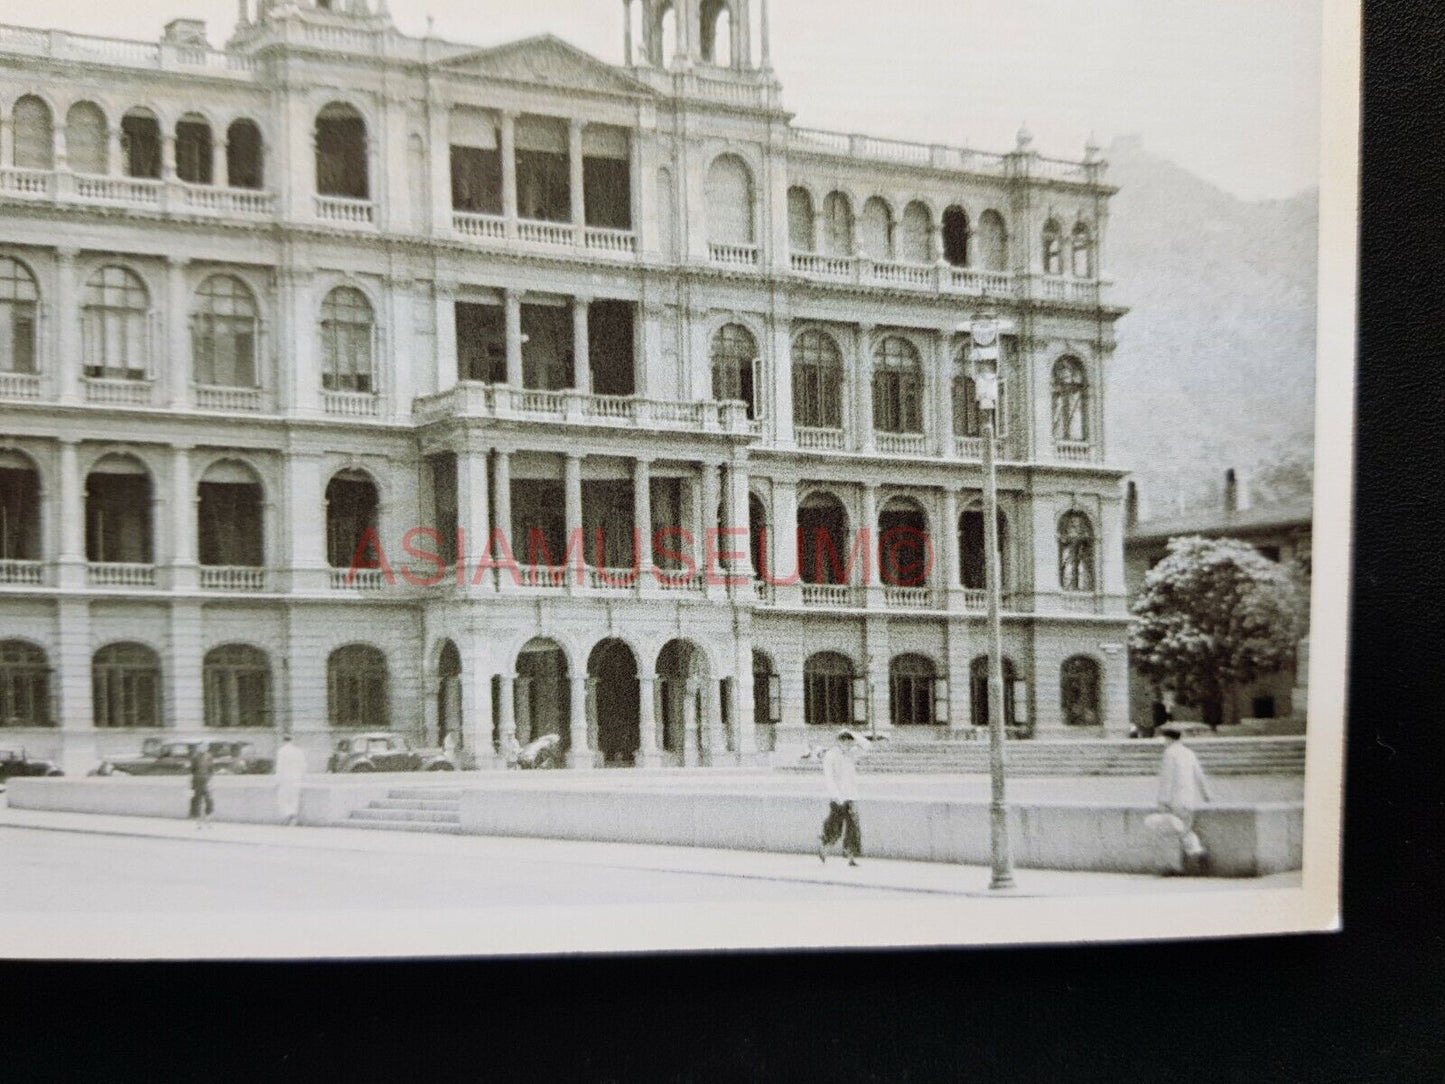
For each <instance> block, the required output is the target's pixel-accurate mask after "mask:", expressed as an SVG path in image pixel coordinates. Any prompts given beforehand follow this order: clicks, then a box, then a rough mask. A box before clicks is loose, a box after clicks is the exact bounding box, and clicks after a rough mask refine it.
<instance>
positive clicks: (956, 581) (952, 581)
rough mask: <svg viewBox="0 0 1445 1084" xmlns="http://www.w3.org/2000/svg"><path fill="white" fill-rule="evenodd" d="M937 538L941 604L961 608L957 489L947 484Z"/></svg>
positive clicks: (961, 590) (961, 576)
mask: <svg viewBox="0 0 1445 1084" xmlns="http://www.w3.org/2000/svg"><path fill="white" fill-rule="evenodd" d="M936 537H937V538H938V583H939V584H940V585H941V586H942V587H943V590H944V591H945V595H944V598H943V605H944V606H945V607H946V608H947V609H950V610H954V609H962V608H963V573H962V569H961V567H960V565H959V561H960V554H959V551H958V491H957V490H955V489H954V488H953V487H952V486H948V487H946V488H945V489H944V491H943V518H942V520H941V522H940V523H939V524H938V529H937V531H936Z"/></svg>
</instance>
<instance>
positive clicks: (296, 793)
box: [276, 734, 306, 824]
mask: <svg viewBox="0 0 1445 1084" xmlns="http://www.w3.org/2000/svg"><path fill="white" fill-rule="evenodd" d="M305 775H306V754H305V753H304V752H302V750H301V747H300V746H299V745H297V744H296V743H295V742H294V741H292V740H291V735H290V734H287V735H286V736H285V737H283V738H282V739H281V748H279V749H277V750H276V808H277V811H278V812H279V813H280V814H281V817H282V819H283V820H284V821H285V822H286V823H287V824H295V823H296V822H297V821H298V820H299V819H300V817H301V780H302V778H303V777H304V776H305Z"/></svg>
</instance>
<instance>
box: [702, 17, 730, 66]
mask: <svg viewBox="0 0 1445 1084" xmlns="http://www.w3.org/2000/svg"><path fill="white" fill-rule="evenodd" d="M700 22H701V23H702V26H701V27H700V28H699V31H700V34H701V38H700V41H699V45H700V46H701V47H702V59H703V60H704V61H706V62H707V63H709V64H716V65H717V66H718V67H720V68H729V67H732V63H733V43H732V34H733V17H732V12H731V11H730V10H729V9H728V5H727V3H726V0H703V3H702V9H701V12H700Z"/></svg>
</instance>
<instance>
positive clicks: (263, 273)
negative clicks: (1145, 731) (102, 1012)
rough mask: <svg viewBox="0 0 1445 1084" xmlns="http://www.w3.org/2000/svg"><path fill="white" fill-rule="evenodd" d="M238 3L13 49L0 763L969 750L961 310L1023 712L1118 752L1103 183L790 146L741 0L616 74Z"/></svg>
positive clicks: (1118, 579) (970, 620)
mask: <svg viewBox="0 0 1445 1084" xmlns="http://www.w3.org/2000/svg"><path fill="white" fill-rule="evenodd" d="M373 2H375V0H373ZM241 9H242V10H241V21H240V24H239V25H238V27H237V28H236V31H235V33H234V35H233V36H232V38H231V40H230V42H229V44H228V46H227V48H226V49H225V50H224V51H221V50H214V49H212V48H211V47H210V46H209V45H208V44H207V43H206V40H205V34H204V27H202V26H200V25H199V24H196V23H193V22H190V21H186V20H177V21H175V22H173V23H171V24H170V25H169V26H168V27H167V29H166V32H165V35H164V36H163V38H162V39H161V40H160V41H159V42H155V43H146V42H132V41H112V40H104V39H97V38H90V37H83V36H79V35H72V34H67V33H62V32H59V31H45V30H32V29H25V28H19V27H0V403H3V417H4V422H3V427H0V544H3V547H4V548H3V552H0V697H3V702H0V741H3V742H6V743H15V744H24V745H26V746H27V747H30V748H31V749H32V750H33V751H34V752H36V753H38V754H41V755H55V756H59V757H61V758H62V759H63V760H64V761H65V763H66V765H67V767H68V769H69V770H72V771H76V770H84V769H85V768H88V767H89V766H90V765H92V764H93V763H94V762H95V761H96V759H97V758H99V757H102V756H104V755H107V754H109V753H113V752H120V751H129V750H133V749H134V748H135V747H136V746H137V745H138V744H139V742H140V738H141V737H142V736H146V735H151V734H156V733H174V732H185V733H187V734H198V733H206V732H214V731H217V730H224V732H225V733H226V734H227V735H234V736H237V737H243V738H250V739H251V740H253V741H255V742H256V743H257V744H258V746H260V747H262V748H263V749H265V748H266V747H269V746H270V745H271V744H272V743H273V741H274V736H275V735H276V734H277V733H278V732H279V731H283V730H287V731H290V732H293V733H295V734H296V735H297V736H298V738H299V739H300V740H301V741H302V742H303V743H305V744H306V745H307V746H308V748H310V749H311V750H312V751H313V753H319V752H320V751H321V750H322V749H324V748H326V747H327V746H329V745H330V744H331V742H332V741H333V740H334V738H335V737H336V736H337V735H338V734H340V733H345V732H347V731H354V730H355V729H356V728H366V729H372V728H390V729H396V730H401V731H404V732H406V733H407V734H408V735H409V736H411V737H412V738H413V739H414V740H419V741H420V740H424V741H429V742H436V741H440V740H442V739H443V738H445V737H447V736H448V735H453V736H454V738H455V739H456V740H459V741H460V746H461V750H462V754H463V756H464V758H465V760H466V762H467V763H468V764H475V765H478V766H485V765H491V764H495V763H498V762H499V761H501V760H504V759H505V756H506V753H507V751H508V750H510V749H512V748H515V745H516V743H519V742H525V741H527V740H528V739H529V738H532V737H535V736H537V735H540V734H543V733H547V732H556V733H558V734H559V735H560V736H561V738H562V740H563V743H564V745H565V746H566V748H567V751H568V759H569V763H571V764H573V765H575V766H577V767H588V766H596V765H603V764H606V765H631V764H639V765H667V764H703V765H706V764H724V763H739V762H746V761H748V760H749V759H750V758H751V757H753V756H755V755H760V754H762V753H766V752H767V750H769V749H772V748H774V747H775V746H776V745H780V744H787V743H789V742H795V741H798V740H801V739H804V738H806V737H807V736H809V735H810V734H816V733H818V732H819V731H818V728H821V727H824V726H834V725H839V724H858V725H863V726H868V727H873V728H876V729H878V730H880V731H882V730H888V729H890V728H893V729H894V732H895V734H896V735H897V736H898V738H900V739H902V738H904V737H905V736H912V737H917V738H920V739H923V738H937V737H948V736H954V737H957V736H960V735H966V734H970V733H973V732H974V729H973V728H975V727H976V726H978V725H980V724H982V723H983V722H984V721H985V704H986V696H987V687H986V683H985V682H984V680H983V661H982V659H983V656H984V653H985V650H986V644H985V635H984V621H983V608H984V599H983V592H982V588H983V579H982V577H983V565H984V561H983V546H984V543H983V533H984V532H983V524H982V515H981V513H980V511H979V498H980V495H981V467H980V455H981V447H982V446H981V442H980V432H981V425H980V417H979V413H978V411H977V409H976V407H975V405H974V398H973V394H972V388H971V385H970V381H969V379H968V376H967V373H966V371H965V368H964V358H963V355H962V353H961V339H960V337H959V336H958V335H957V334H956V332H955V328H956V325H957V324H958V322H959V321H960V320H963V319H967V318H969V317H971V316H972V315H974V314H975V312H977V311H978V310H979V309H980V308H981V307H984V306H989V307H993V308H995V309H997V310H998V312H999V314H1000V316H1002V317H1004V318H1005V319H1006V320H1007V321H1008V322H1009V323H1010V324H1011V326H1012V328H1013V329H1014V330H1013V333H1012V334H1011V336H1010V337H1009V339H1008V341H1007V342H1006V343H1005V347H1006V349H1005V351H1004V362H1003V365H1004V371H1003V381H1002V383H1003V392H1004V394H1003V402H1002V407H1001V412H1000V430H1001V431H1000V434H999V437H998V446H997V451H998V456H999V458H1000V468H999V481H1000V492H1001V498H1000V501H1001V510H1000V519H1001V525H1002V528H1003V531H1002V547H1003V550H1004V553H1003V566H1004V576H1005V581H1006V582H1005V611H1006V612H1005V614H1004V638H1005V645H1004V648H1005V654H1006V656H1007V659H1006V663H1005V667H1006V677H1007V685H1006V695H1007V699H1008V703H1007V705H1006V713H1007V718H1008V719H1009V721H1010V723H1011V726H1012V727H1013V730H1014V732H1015V733H1016V734H1017V735H1020V736H1028V735H1045V734H1050V735H1062V734H1067V733H1079V734H1086V735H1093V736H1098V735H1099V734H1101V733H1104V732H1113V731H1118V730H1122V729H1125V728H1127V717H1128V706H1127V689H1128V679H1127V673H1126V658H1125V655H1124V654H1123V651H1122V645H1123V642H1124V639H1125V623H1126V610H1125V587H1124V568H1123V522H1124V517H1123V501H1122V493H1121V489H1120V486H1121V479H1122V475H1123V472H1122V471H1121V470H1120V469H1118V467H1117V465H1115V464H1112V463H1111V462H1110V461H1109V459H1108V454H1107V453H1108V446H1107V443H1106V439H1105V438H1106V432H1107V430H1106V425H1105V420H1106V410H1105V407H1106V402H1105V396H1104V388H1105V379H1104V377H1105V370H1106V368H1107V365H1108V361H1109V356H1110V352H1111V350H1112V349H1113V326H1114V322H1115V321H1116V320H1117V318H1118V317H1119V316H1120V315H1122V313H1123V311H1124V310H1123V309H1122V308H1119V307H1117V306H1115V305H1113V304H1112V303H1111V302H1110V301H1109V299H1108V298H1107V297H1106V296H1105V290H1106V286H1107V283H1106V280H1105V278H1104V273H1103V270H1104V269H1103V252H1104V247H1103V243H1104V240H1105V238H1106V236H1107V226H1108V217H1107V206H1108V199H1109V196H1110V195H1111V194H1112V191H1113V190H1112V189H1111V188H1110V187H1108V186H1107V184H1106V183H1105V182H1104V179H1103V176H1104V163H1103V162H1102V161H1101V160H1099V158H1098V154H1097V151H1095V150H1094V149H1093V148H1089V150H1088V152H1087V154H1086V156H1085V158H1084V159H1083V160H1082V161H1062V160H1055V159H1050V158H1046V157H1043V156H1041V155H1040V154H1039V153H1037V152H1036V151H1035V150H1034V149H1033V147H1032V146H1031V141H1030V139H1029V137H1028V136H1027V134H1026V133H1021V134H1020V138H1019V141H1018V145H1017V147H1016V148H1015V149H1014V150H1013V151H1011V152H1009V153H1005V154H991V153H984V152H979V151H972V150H964V149H959V148H954V147H945V146H930V145H914V144H907V143H900V142H895V141H891V140H887V139H875V138H870V137H865V136H859V135H849V134H843V133H833V132H820V131H812V130H807V129H803V128H800V127H797V126H794V125H793V124H792V123H791V118H790V115H789V114H788V113H787V112H786V111H784V109H783V108H782V106H781V102H780V93H779V87H778V85H777V82H776V79H775V77H774V75H773V73H772V70H771V67H770V65H769V58H768V40H767V27H766V15H765V10H764V11H763V12H761V13H760V12H756V11H754V10H753V9H752V7H751V6H750V4H749V2H748V0H678V3H677V7H676V8H675V9H674V7H673V6H672V4H671V3H659V2H657V0H634V2H631V3H627V4H625V5H624V8H623V12H622V14H623V16H624V18H623V20H622V21H623V22H624V24H625V27H626V31H625V33H626V62H625V63H624V64H622V65H609V64H606V63H603V62H601V61H599V60H597V59H595V58H593V57H591V56H589V55H587V54H585V53H583V52H581V51H579V50H577V49H575V48H573V47H571V46H569V45H567V44H566V43H565V42H563V41H560V40H558V39H557V38H554V37H550V36H546V37H540V38H533V39H528V40H525V41H520V42H516V43H513V44H510V45H504V46H501V47H499V48H488V49H478V48H472V47H467V46H462V45H457V44H453V43H449V42H442V41H439V40H436V39H433V38H426V39H418V38H411V37H407V36H404V35H402V34H400V33H399V32H397V31H396V30H395V28H394V27H393V26H392V25H391V23H390V20H389V19H388V18H387V16H386V14H385V12H384V8H383V9H382V10H380V11H372V10H368V7H367V3H366V0H347V2H346V4H345V5H344V10H342V9H343V4H342V3H341V2H340V0H293V2H290V3H285V4H282V3H271V2H268V0H261V7H260V9H259V10H251V9H249V8H248V5H247V4H246V3H245V0H242V4H241ZM719 528H720V530H719ZM569 542H574V543H577V544H575V545H574V546H573V548H572V549H571V550H569V549H568V545H569ZM580 542H585V549H582V548H581V547H580ZM719 552H720V556H719ZM433 554H434V555H435V556H434V557H433V556H431V555H433ZM564 554H566V558H565V560H566V561H567V562H568V563H569V566H570V567H564ZM850 557H851V560H850ZM638 568H640V569H641V571H642V574H641V575H634V574H633V570H634V569H638ZM437 581H439V582H437ZM313 759H314V758H313Z"/></svg>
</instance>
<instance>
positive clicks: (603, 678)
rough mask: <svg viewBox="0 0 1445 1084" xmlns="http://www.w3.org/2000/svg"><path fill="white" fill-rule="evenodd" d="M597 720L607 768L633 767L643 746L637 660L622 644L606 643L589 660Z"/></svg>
mask: <svg viewBox="0 0 1445 1084" xmlns="http://www.w3.org/2000/svg"><path fill="white" fill-rule="evenodd" d="M587 676H588V677H589V678H591V679H592V688H593V705H594V708H593V710H594V712H595V714H596V718H597V751H598V752H599V753H600V754H601V755H602V763H603V764H604V765H605V766H607V767H619V766H622V765H630V764H632V763H634V761H635V759H636V757H637V748H638V745H639V744H640V737H639V733H640V731H639V728H638V708H639V706H640V701H639V699H638V691H637V690H638V685H637V657H636V656H635V655H633V654H632V649H631V648H630V647H628V646H627V645H626V644H625V643H623V642H622V641H621V640H603V641H602V642H601V643H600V644H598V645H597V646H596V647H594V648H593V649H592V655H591V657H590V658H589V659H588V660H587Z"/></svg>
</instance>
